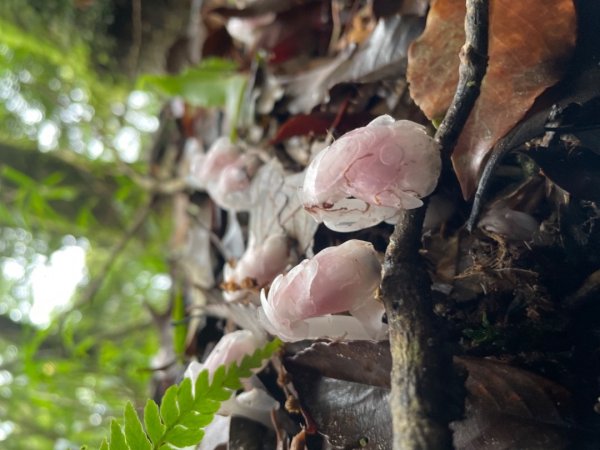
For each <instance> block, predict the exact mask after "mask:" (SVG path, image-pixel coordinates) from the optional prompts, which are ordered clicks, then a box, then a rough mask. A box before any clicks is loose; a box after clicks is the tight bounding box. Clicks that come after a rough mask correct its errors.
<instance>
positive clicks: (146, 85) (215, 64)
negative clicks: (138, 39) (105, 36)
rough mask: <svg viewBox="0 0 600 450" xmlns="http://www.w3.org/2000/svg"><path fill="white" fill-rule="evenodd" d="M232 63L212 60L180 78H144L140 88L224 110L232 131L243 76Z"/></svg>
mask: <svg viewBox="0 0 600 450" xmlns="http://www.w3.org/2000/svg"><path fill="white" fill-rule="evenodd" d="M235 69H236V67H235V64H233V63H232V62H231V61H227V60H223V59H217V58H211V59H206V60H204V61H202V62H201V63H200V64H199V65H198V66H196V67H192V68H190V69H187V70H186V71H184V72H183V73H181V74H179V75H146V76H143V77H141V78H140V79H139V86H140V88H141V89H154V90H158V91H159V92H162V93H163V94H167V95H169V96H181V97H183V98H184V99H185V100H186V101H187V102H189V103H191V104H192V105H197V106H203V107H207V108H214V107H223V106H224V107H225V109H226V111H227V115H228V117H229V118H230V120H231V123H232V133H234V130H235V123H236V121H237V117H238V112H239V109H240V105H241V102H242V97H243V93H244V88H245V86H246V77H245V76H243V75H241V74H239V73H238V72H236V70H235Z"/></svg>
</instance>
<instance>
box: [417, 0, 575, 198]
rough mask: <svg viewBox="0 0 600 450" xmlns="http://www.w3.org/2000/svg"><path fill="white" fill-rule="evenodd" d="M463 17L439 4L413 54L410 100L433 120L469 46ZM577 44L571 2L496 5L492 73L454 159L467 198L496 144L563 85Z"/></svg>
mask: <svg viewBox="0 0 600 450" xmlns="http://www.w3.org/2000/svg"><path fill="white" fill-rule="evenodd" d="M464 16H465V2H464V1H462V0H437V1H436V2H435V3H434V4H433V5H432V7H431V10H430V12H429V16H428V19H427V25H426V28H425V32H424V33H423V35H422V36H421V37H420V38H419V39H417V40H416V41H415V42H414V43H413V45H412V46H411V48H410V50H409V60H408V71H407V76H408V80H409V82H410V92H411V95H412V97H413V99H414V100H415V102H416V103H417V104H418V105H419V106H420V107H421V109H422V110H423V112H424V113H425V114H426V115H427V117H429V118H430V119H439V118H441V117H442V116H443V114H444V112H445V110H446V109H447V108H448V106H449V105H450V101H451V99H452V96H453V95H454V90H455V88H456V85H457V82H458V64H459V58H458V54H459V50H460V48H461V46H462V45H463V43H464V40H465V35H464ZM575 38H576V18H575V8H574V5H573V1H572V0H541V1H537V2H513V1H510V0H495V1H494V2H492V8H491V14H490V43H489V64H488V69H487V73H486V76H485V78H484V80H483V83H482V86H481V94H480V96H479V99H478V100H477V102H476V104H475V107H474V109H473V111H472V112H471V115H470V117H469V120H468V121H467V123H466V125H465V128H464V130H463V132H462V133H461V135H460V137H459V140H458V143H457V145H456V148H455V151H454V154H453V155H452V162H453V164H454V169H455V171H456V174H457V176H458V179H459V181H460V185H461V188H462V191H463V195H464V196H465V198H469V197H471V195H472V194H473V192H474V191H475V189H476V187H477V181H478V179H479V175H480V173H481V170H482V166H483V164H484V163H485V160H486V156H487V155H488V153H489V152H490V150H491V149H492V147H493V146H494V145H495V143H496V142H497V141H498V140H499V139H500V138H502V137H503V136H504V135H506V133H508V132H509V131H510V130H511V129H512V128H513V127H514V126H515V125H516V124H517V123H518V122H519V121H520V120H521V119H522V118H523V117H524V115H525V113H526V112H527V111H528V110H529V108H530V107H531V106H532V104H533V102H534V101H535V99H536V98H537V97H538V96H539V95H540V94H541V93H543V92H544V90H546V89H547V88H548V87H550V86H553V85H554V84H556V83H557V82H558V81H559V80H560V79H561V77H562V76H563V74H564V71H565V69H566V67H567V64H566V62H567V61H568V60H569V58H570V56H571V54H572V52H573V49H574V46H575Z"/></svg>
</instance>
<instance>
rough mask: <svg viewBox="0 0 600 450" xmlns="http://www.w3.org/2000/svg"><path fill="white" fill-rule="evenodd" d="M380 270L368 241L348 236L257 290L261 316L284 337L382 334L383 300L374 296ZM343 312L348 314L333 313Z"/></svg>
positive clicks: (372, 335) (375, 336) (379, 335)
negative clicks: (266, 286)
mask: <svg viewBox="0 0 600 450" xmlns="http://www.w3.org/2000/svg"><path fill="white" fill-rule="evenodd" d="M380 276H381V264H380V262H379V258H378V255H377V252H376V251H375V249H374V248H373V246H372V245H371V244H370V243H369V242H364V241H359V240H350V241H347V242H345V243H343V244H341V245H339V246H337V247H329V248H326V249H325V250H323V251H321V252H319V253H318V254H317V255H315V256H314V257H313V258H311V259H305V260H304V261H302V262H301V263H300V264H298V265H297V266H296V267H294V268H293V269H292V270H290V271H289V272H288V273H287V274H285V275H279V276H278V277H277V278H276V279H275V280H274V281H273V283H272V285H271V289H270V290H269V294H268V296H267V295H265V292H264V291H263V292H261V304H262V312H261V313H260V317H261V320H262V322H263V324H264V325H265V328H266V329H267V331H269V332H271V333H273V334H275V335H277V336H279V337H280V338H282V339H284V340H289V341H293V340H300V339H315V338H319V337H345V338H348V339H379V338H382V337H383V336H384V335H385V327H384V324H383V323H382V316H383V312H384V308H383V305H382V304H381V303H379V302H377V301H376V300H375V292H376V290H377V287H378V285H379V279H380ZM346 312H349V313H350V314H351V315H350V316H348V315H335V314H340V313H346Z"/></svg>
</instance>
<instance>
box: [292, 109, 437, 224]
mask: <svg viewBox="0 0 600 450" xmlns="http://www.w3.org/2000/svg"><path fill="white" fill-rule="evenodd" d="M440 171H441V157H440V149H439V145H438V144H437V143H436V142H435V141H434V140H433V138H432V137H431V136H429V135H428V134H427V132H426V130H425V128H424V127H423V126H422V125H419V124H417V123H414V122H411V121H408V120H398V121H395V120H394V119H393V118H392V117H390V116H388V115H384V116H380V117H378V118H376V119H375V120H373V121H372V122H371V123H369V124H368V125H367V126H365V127H362V128H357V129H356V130H353V131H351V132H349V133H346V134H345V135H343V136H342V137H341V138H339V139H338V140H337V141H335V142H334V143H333V144H331V145H330V146H329V147H327V148H326V149H324V150H323V151H321V152H320V153H319V154H318V155H317V156H316V157H315V159H314V160H313V161H312V162H311V164H310V165H309V167H308V169H307V172H306V177H305V180H304V186H303V190H302V195H303V203H304V208H305V209H306V210H307V211H308V212H309V213H310V214H312V215H313V216H314V217H315V218H316V219H317V220H318V221H319V222H324V223H325V225H326V226H327V227H328V228H330V229H332V230H335V231H342V232H343V231H356V230H359V229H362V228H366V227H369V226H373V225H376V224H378V223H379V222H382V221H384V220H385V221H392V222H395V221H396V220H397V218H396V216H397V215H398V212H399V210H402V209H413V208H418V207H420V206H421V205H422V204H423V202H422V201H421V198H423V197H425V196H427V195H429V194H431V193H432V192H433V190H434V189H435V186H436V185H437V180H438V178H439V175H440Z"/></svg>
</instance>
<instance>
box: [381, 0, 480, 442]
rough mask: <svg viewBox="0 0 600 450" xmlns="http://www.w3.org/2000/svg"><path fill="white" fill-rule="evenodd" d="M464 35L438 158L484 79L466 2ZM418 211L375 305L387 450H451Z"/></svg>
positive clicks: (396, 238)
mask: <svg viewBox="0 0 600 450" xmlns="http://www.w3.org/2000/svg"><path fill="white" fill-rule="evenodd" d="M465 30H466V43H465V45H464V47H463V48H462V50H461V54H460V59H461V62H460V68H459V83H458V87H457V90H456V94H455V96H454V99H453V101H452V104H451V105H450V108H449V109H448V112H447V114H446V117H445V118H444V120H443V122H442V124H441V125H440V128H439V129H438V132H437V133H436V136H435V139H436V140H437V141H438V142H439V143H440V145H441V147H442V155H443V156H444V157H446V158H447V157H449V156H450V155H451V153H452V150H453V149H454V146H455V144H456V140H457V139H458V136H459V134H460V132H461V130H462V128H463V127H464V124H465V122H466V120H467V118H468V116H469V113H470V112H471V109H472V107H473V104H474V103H475V100H476V99H477V96H478V95H479V87H480V85H481V80H482V79H483V76H484V74H485V71H486V66H487V42H488V1H487V0H467V15H466V18H465ZM426 203H427V202H426ZM425 209H426V204H425V205H424V206H423V207H422V208H418V209H416V210H410V211H406V212H405V213H404V215H403V216H402V217H401V218H400V219H399V221H398V223H397V225H396V228H395V230H394V232H393V234H392V236H391V238H390V244H389V246H388V248H387V251H386V255H385V261H384V265H383V278H382V282H381V290H380V298H381V299H382V301H383V303H384V305H385V308H386V312H387V317H388V324H389V329H390V348H391V352H392V361H393V362H392V373H391V386H392V391H391V397H390V408H391V413H392V424H393V428H394V442H393V448H394V449H395V450H409V449H410V450H413V449H414V450H416V449H419V450H425V449H427V450H441V449H450V448H452V433H451V431H450V429H449V428H448V424H449V422H450V421H452V420H455V419H457V418H458V417H457V414H458V411H461V410H462V399H461V401H460V402H459V401H458V400H457V399H456V393H455V392H454V391H460V390H461V388H460V387H459V386H457V384H458V383H453V380H454V379H455V378H454V377H453V373H454V372H453V369H452V360H451V355H450V354H448V353H447V352H445V351H444V350H443V349H442V347H441V346H440V345H439V344H438V337H437V336H436V332H435V330H434V326H433V322H434V314H433V308H432V299H431V281H430V279H429V276H428V274H427V271H426V268H425V266H424V262H423V261H422V259H421V256H420V254H419V248H420V246H421V232H422V227H423V219H424V217H425ZM455 385H456V386H455ZM453 397H454V399H453ZM457 403H461V404H457Z"/></svg>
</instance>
